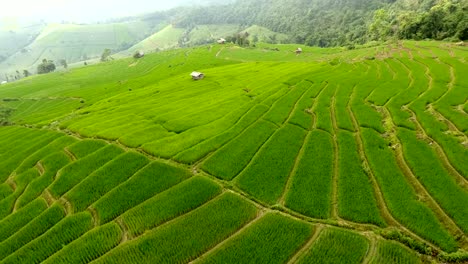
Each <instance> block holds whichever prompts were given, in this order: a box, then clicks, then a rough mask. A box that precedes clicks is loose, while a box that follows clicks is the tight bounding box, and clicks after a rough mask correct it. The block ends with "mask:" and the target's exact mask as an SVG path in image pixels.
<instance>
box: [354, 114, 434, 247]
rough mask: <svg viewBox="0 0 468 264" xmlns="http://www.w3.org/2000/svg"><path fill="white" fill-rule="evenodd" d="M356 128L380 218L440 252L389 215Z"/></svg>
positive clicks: (359, 146)
mask: <svg viewBox="0 0 468 264" xmlns="http://www.w3.org/2000/svg"><path fill="white" fill-rule="evenodd" d="M349 110H350V113H351V115H352V119H353V123H355V126H356V125H357V122H356V117H355V116H354V113H353V112H352V110H351V109H349ZM357 128H358V133H356V139H357V143H358V149H359V152H360V155H361V157H362V158H363V164H364V168H365V170H366V172H367V173H368V175H369V176H370V180H371V182H372V186H373V187H374V191H375V195H376V198H377V199H376V200H377V206H378V207H379V209H380V212H381V214H382V217H383V218H384V220H385V222H387V224H389V225H391V226H395V227H398V228H399V229H401V230H402V231H405V233H407V234H408V235H409V236H411V237H412V238H413V239H416V240H419V241H424V243H426V244H428V245H430V246H431V247H432V248H435V249H437V250H438V251H441V249H440V248H439V247H438V246H436V245H435V244H433V243H431V242H429V241H427V240H425V239H423V238H422V237H420V236H419V235H417V234H415V233H413V232H412V231H410V230H409V229H408V228H406V227H405V226H403V225H402V224H401V223H400V222H398V221H397V220H396V219H395V218H394V217H393V215H392V214H391V213H390V210H389V209H388V207H387V205H386V203H385V199H384V198H383V193H382V190H381V189H380V187H379V184H378V182H377V180H376V179H375V176H374V174H373V172H372V170H371V168H370V166H369V161H368V159H367V157H366V154H365V151H364V147H363V146H364V145H363V142H362V138H361V130H360V128H359V126H357Z"/></svg>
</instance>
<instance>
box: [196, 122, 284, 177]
mask: <svg viewBox="0 0 468 264" xmlns="http://www.w3.org/2000/svg"><path fill="white" fill-rule="evenodd" d="M274 130H275V126H274V125H272V124H271V123H269V122H265V121H259V122H258V123H255V125H253V126H252V127H250V128H248V129H246V130H245V131H244V132H243V133H242V134H240V135H239V137H237V138H235V139H234V140H232V141H231V142H230V143H228V144H226V145H225V146H224V147H223V148H221V149H220V150H219V151H217V152H216V153H215V154H214V155H213V156H211V157H210V158H209V159H208V160H207V161H206V162H205V163H203V166H202V168H203V169H204V170H206V171H207V172H209V173H211V174H213V175H215V176H217V177H219V178H222V179H227V180H230V179H232V178H234V177H235V176H236V175H237V174H238V173H239V172H240V171H241V170H242V169H243V168H244V167H245V166H246V165H247V164H248V163H249V161H250V160H251V158H252V157H253V155H254V154H255V153H256V152H257V151H258V149H259V148H260V147H261V146H262V144H263V143H264V142H265V141H266V140H267V139H268V138H269V137H270V136H271V134H273V132H274Z"/></svg>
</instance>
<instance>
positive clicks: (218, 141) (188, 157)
mask: <svg viewBox="0 0 468 264" xmlns="http://www.w3.org/2000/svg"><path fill="white" fill-rule="evenodd" d="M267 110H268V107H266V106H265V105H256V106H254V107H253V108H252V109H251V110H250V111H249V112H248V113H247V114H246V115H245V116H243V117H242V118H241V119H240V120H239V121H238V122H237V123H236V124H235V125H234V126H232V128H231V129H229V130H228V131H226V132H224V133H222V134H220V135H218V136H215V137H213V138H210V139H208V140H206V141H203V142H201V143H200V144H197V145H195V146H193V147H191V148H189V149H187V150H185V151H183V152H181V153H179V154H178V155H177V156H175V157H174V159H175V160H177V161H180V162H184V163H193V162H195V161H197V160H199V159H200V158H202V157H203V156H205V155H207V154H208V153H209V152H211V151H214V150H216V149H219V148H221V147H222V146H223V145H224V144H225V143H227V142H229V140H232V139H233V138H234V137H236V136H237V135H238V134H240V133H241V132H243V131H245V129H247V128H248V127H249V126H250V125H251V124H252V123H253V122H255V121H256V120H258V119H259V118H260V116H262V115H263V114H264V113H266V111H267Z"/></svg>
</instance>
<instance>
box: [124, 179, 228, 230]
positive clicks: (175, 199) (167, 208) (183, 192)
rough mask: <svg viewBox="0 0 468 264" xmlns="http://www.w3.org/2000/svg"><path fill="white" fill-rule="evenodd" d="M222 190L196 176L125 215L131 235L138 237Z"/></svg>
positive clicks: (202, 202)
mask: <svg viewBox="0 0 468 264" xmlns="http://www.w3.org/2000/svg"><path fill="white" fill-rule="evenodd" d="M220 193H221V188H220V187H219V186H218V185H216V184H214V183H212V182H211V181H208V180H206V179H204V178H201V177H194V178H191V179H189V180H187V181H185V182H183V183H181V184H179V185H176V186H175V187H174V188H172V189H169V190H167V191H165V192H162V193H160V194H158V195H156V196H154V197H152V198H151V199H148V200H147V201H145V202H144V203H142V204H140V205H139V206H137V207H135V208H132V209H131V210H129V211H128V212H126V213H125V214H123V215H122V220H123V222H124V223H125V224H126V225H127V227H128V229H129V232H130V234H131V235H132V236H137V235H140V234H142V233H143V232H144V231H146V230H149V229H152V228H154V227H156V226H158V225H160V224H161V223H164V222H166V221H168V220H170V219H172V218H174V217H177V216H179V215H181V214H184V213H186V212H189V211H190V210H193V209H195V208H197V207H198V206H200V205H202V204H204V203H205V202H207V201H208V200H210V199H212V198H213V197H215V196H216V195H218V194H220Z"/></svg>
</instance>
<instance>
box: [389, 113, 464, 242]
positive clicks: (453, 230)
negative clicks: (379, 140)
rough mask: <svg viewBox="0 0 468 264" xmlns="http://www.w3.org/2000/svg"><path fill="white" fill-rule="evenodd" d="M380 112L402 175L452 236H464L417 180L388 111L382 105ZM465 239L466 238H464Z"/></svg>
mask: <svg viewBox="0 0 468 264" xmlns="http://www.w3.org/2000/svg"><path fill="white" fill-rule="evenodd" d="M382 113H383V114H384V119H385V120H387V122H389V124H387V125H386V126H385V127H388V128H390V130H389V131H387V134H389V135H390V137H391V139H392V142H396V145H395V146H394V149H395V157H396V160H397V163H398V166H399V167H400V170H401V171H402V172H403V175H405V176H406V179H407V181H408V183H410V184H411V186H412V187H413V189H414V190H415V191H416V193H417V194H418V195H419V196H420V197H422V201H423V202H424V204H426V205H427V206H428V207H429V208H430V209H431V210H432V211H433V212H434V213H435V215H436V216H437V218H438V219H439V221H440V222H441V223H442V224H443V225H444V227H445V228H446V229H447V230H448V231H449V232H450V234H451V235H452V236H453V237H459V236H460V237H464V233H463V231H462V230H461V229H460V228H459V227H458V226H457V225H456V223H455V222H454V221H453V220H452V219H451V218H450V217H449V216H448V215H447V213H446V212H445V211H444V210H443V209H442V207H441V206H440V205H439V204H438V203H437V201H436V200H435V199H434V198H433V197H432V196H431V195H430V193H429V191H428V190H427V189H426V188H425V187H424V185H423V184H422V183H421V182H420V181H419V180H418V178H417V177H416V175H414V173H413V171H412V170H411V168H410V167H409V165H408V164H407V163H406V160H405V158H404V153H403V147H402V144H401V142H400V140H399V139H398V137H397V136H396V125H395V124H394V123H393V120H392V118H391V115H390V112H389V111H388V109H387V108H385V107H382ZM464 240H466V239H464ZM467 243H468V241H464V242H463V244H467Z"/></svg>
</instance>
